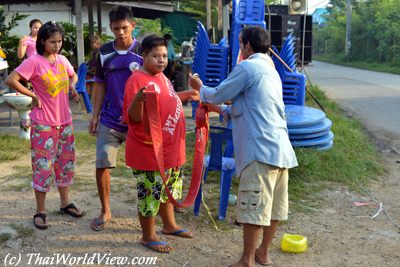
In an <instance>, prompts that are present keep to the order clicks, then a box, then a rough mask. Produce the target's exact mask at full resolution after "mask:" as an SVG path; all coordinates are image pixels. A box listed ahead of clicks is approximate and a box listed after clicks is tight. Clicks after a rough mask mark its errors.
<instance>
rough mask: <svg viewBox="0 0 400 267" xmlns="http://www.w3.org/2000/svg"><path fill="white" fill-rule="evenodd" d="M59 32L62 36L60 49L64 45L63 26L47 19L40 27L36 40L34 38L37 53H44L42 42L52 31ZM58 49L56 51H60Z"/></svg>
mask: <svg viewBox="0 0 400 267" xmlns="http://www.w3.org/2000/svg"><path fill="white" fill-rule="evenodd" d="M56 32H58V33H60V34H61V37H62V45H61V48H60V51H61V50H62V49H63V46H64V29H63V27H62V26H61V25H60V24H58V23H57V22H55V21H49V22H46V23H45V24H43V25H42V27H40V29H39V32H38V36H37V40H36V51H37V53H38V54H39V55H42V56H43V54H44V42H46V40H47V39H49V38H50V37H51V36H52V35H53V34H54V33H56ZM60 51H58V52H60Z"/></svg>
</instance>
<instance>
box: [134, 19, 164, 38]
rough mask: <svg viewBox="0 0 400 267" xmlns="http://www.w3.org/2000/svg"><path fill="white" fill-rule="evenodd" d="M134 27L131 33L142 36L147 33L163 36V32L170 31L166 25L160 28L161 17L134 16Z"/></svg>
mask: <svg viewBox="0 0 400 267" xmlns="http://www.w3.org/2000/svg"><path fill="white" fill-rule="evenodd" d="M135 21H136V27H135V30H134V32H133V34H134V35H135V36H136V35H140V36H144V35H146V34H149V33H155V34H158V35H161V36H163V35H164V34H165V33H170V32H172V30H171V29H170V28H168V27H166V28H164V29H161V19H159V18H158V19H140V18H136V19H135Z"/></svg>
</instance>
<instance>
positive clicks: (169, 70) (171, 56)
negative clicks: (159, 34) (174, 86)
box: [164, 33, 176, 80]
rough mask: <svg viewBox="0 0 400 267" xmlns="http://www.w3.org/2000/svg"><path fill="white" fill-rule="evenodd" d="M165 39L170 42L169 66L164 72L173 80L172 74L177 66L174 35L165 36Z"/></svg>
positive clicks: (168, 50)
mask: <svg viewBox="0 0 400 267" xmlns="http://www.w3.org/2000/svg"><path fill="white" fill-rule="evenodd" d="M164 39H165V40H167V42H168V46H167V53H168V65H167V67H166V68H165V70H164V75H165V76H167V77H168V79H170V80H171V77H172V72H173V70H174V65H175V58H176V54H175V49H174V44H173V43H172V35H171V34H169V33H167V34H164Z"/></svg>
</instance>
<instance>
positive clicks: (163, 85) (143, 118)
mask: <svg viewBox="0 0 400 267" xmlns="http://www.w3.org/2000/svg"><path fill="white" fill-rule="evenodd" d="M142 53H143V67H142V68H140V69H139V70H136V71H134V72H133V73H132V76H131V77H130V78H129V79H128V81H127V82H126V87H125V97H124V120H125V121H126V123H127V124H128V136H127V139H126V165H128V166H129V167H131V168H132V170H133V175H134V176H135V177H136V179H137V194H138V200H137V209H138V214H139V221H140V226H141V227H142V240H141V243H142V245H143V246H145V247H147V248H149V249H152V250H154V251H157V252H161V253H168V252H170V251H171V250H172V247H171V246H169V245H168V244H167V243H166V242H163V241H161V239H160V237H159V236H158V235H157V233H156V216H157V214H159V215H160V216H161V219H162V222H163V227H162V230H161V232H162V233H163V234H164V235H174V236H177V237H183V238H192V237H193V234H192V233H191V232H190V231H189V230H187V229H184V228H182V227H180V226H179V225H177V224H176V221H175V215H174V206H173V205H172V203H170V202H169V201H168V196H167V194H166V192H165V187H164V184H163V181H162V177H161V174H160V172H161V171H162V170H160V168H159V166H158V163H157V158H156V156H155V153H154V148H153V140H152V138H151V135H150V132H149V124H150V123H151V121H149V118H148V115H147V114H148V111H147V110H146V106H145V102H146V101H148V99H147V97H146V92H145V91H144V89H146V87H147V86H150V85H152V86H154V88H155V90H156V92H157V98H158V107H159V112H160V113H159V116H160V123H161V128H162V146H163V149H164V165H165V177H166V178H167V179H168V180H167V185H168V188H169V189H170V190H171V193H172V195H173V197H174V198H175V199H179V198H180V197H181V195H182V177H183V171H182V165H183V163H184V162H185V160H186V157H185V136H186V129H185V116H184V112H183V107H182V102H181V101H186V100H188V99H194V100H198V92H197V91H196V90H193V89H191V90H186V91H182V92H178V93H175V90H174V88H173V86H172V83H171V82H170V80H168V78H167V77H166V76H165V75H164V74H163V70H164V68H165V67H166V66H167V62H168V58H167V42H166V40H165V39H164V38H163V37H161V36H158V35H156V34H153V35H150V36H148V37H146V38H145V39H144V40H143V41H142Z"/></svg>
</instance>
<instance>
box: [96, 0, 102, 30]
mask: <svg viewBox="0 0 400 267" xmlns="http://www.w3.org/2000/svg"><path fill="white" fill-rule="evenodd" d="M96 4H97V5H96V6H97V32H98V34H99V35H101V33H102V30H101V27H102V25H101V0H96Z"/></svg>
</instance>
